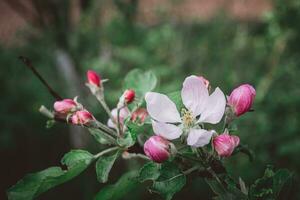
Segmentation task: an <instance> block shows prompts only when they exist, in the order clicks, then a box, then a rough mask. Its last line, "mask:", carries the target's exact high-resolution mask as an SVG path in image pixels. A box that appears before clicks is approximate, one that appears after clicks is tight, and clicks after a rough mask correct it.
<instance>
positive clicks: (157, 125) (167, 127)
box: [152, 120, 182, 140]
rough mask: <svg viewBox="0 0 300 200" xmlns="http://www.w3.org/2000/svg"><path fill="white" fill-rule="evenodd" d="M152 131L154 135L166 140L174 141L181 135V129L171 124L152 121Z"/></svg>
mask: <svg viewBox="0 0 300 200" xmlns="http://www.w3.org/2000/svg"><path fill="white" fill-rule="evenodd" d="M152 127H153V131H154V133H155V134H156V135H159V136H161V137H164V138H165V139H168V140H174V139H177V138H179V137H180V135H181V134H182V130H181V128H179V127H178V126H176V125H173V124H166V123H162V122H156V121H154V120H152Z"/></svg>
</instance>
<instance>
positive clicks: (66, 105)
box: [53, 99, 77, 114]
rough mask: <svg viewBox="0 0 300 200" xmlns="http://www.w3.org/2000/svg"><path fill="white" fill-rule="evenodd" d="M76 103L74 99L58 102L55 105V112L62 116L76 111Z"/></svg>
mask: <svg viewBox="0 0 300 200" xmlns="http://www.w3.org/2000/svg"><path fill="white" fill-rule="evenodd" d="M76 106H77V104H76V102H75V101H74V100H72V99H64V100H61V101H56V102H55V103H54V105H53V107H54V110H55V111H56V112H57V113H60V114H67V113H69V112H72V111H75V109H76Z"/></svg>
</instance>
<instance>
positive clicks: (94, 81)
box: [86, 70, 101, 87]
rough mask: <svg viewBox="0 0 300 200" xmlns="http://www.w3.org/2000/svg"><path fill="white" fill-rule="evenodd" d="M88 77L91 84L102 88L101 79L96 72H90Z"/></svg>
mask: <svg viewBox="0 0 300 200" xmlns="http://www.w3.org/2000/svg"><path fill="white" fill-rule="evenodd" d="M86 75H87V79H88V82H89V84H91V85H95V86H97V87H100V84H101V78H100V76H99V75H98V74H97V73H96V72H95V71H93V70H88V71H87V73H86Z"/></svg>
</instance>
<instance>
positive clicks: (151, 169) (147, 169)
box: [139, 162, 160, 182]
mask: <svg viewBox="0 0 300 200" xmlns="http://www.w3.org/2000/svg"><path fill="white" fill-rule="evenodd" d="M159 175H160V171H159V165H158V164H156V163H153V162H149V163H146V164H145V165H144V166H143V167H142V168H141V170H140V173H139V181H140V182H144V181H146V180H152V181H154V180H156V179H157V178H158V177H159Z"/></svg>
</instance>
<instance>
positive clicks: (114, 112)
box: [107, 107, 130, 130]
mask: <svg viewBox="0 0 300 200" xmlns="http://www.w3.org/2000/svg"><path fill="white" fill-rule="evenodd" d="M118 110H119V123H120V124H121V126H122V127H123V130H124V129H125V126H124V120H125V119H126V118H127V117H128V116H129V115H130V111H129V110H128V108H127V107H123V108H114V109H113V110H112V111H111V115H112V117H113V119H114V120H115V122H117V121H118ZM107 125H108V126H109V127H110V128H114V129H115V128H116V125H115V123H114V122H113V121H112V119H109V120H108V122H107Z"/></svg>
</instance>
